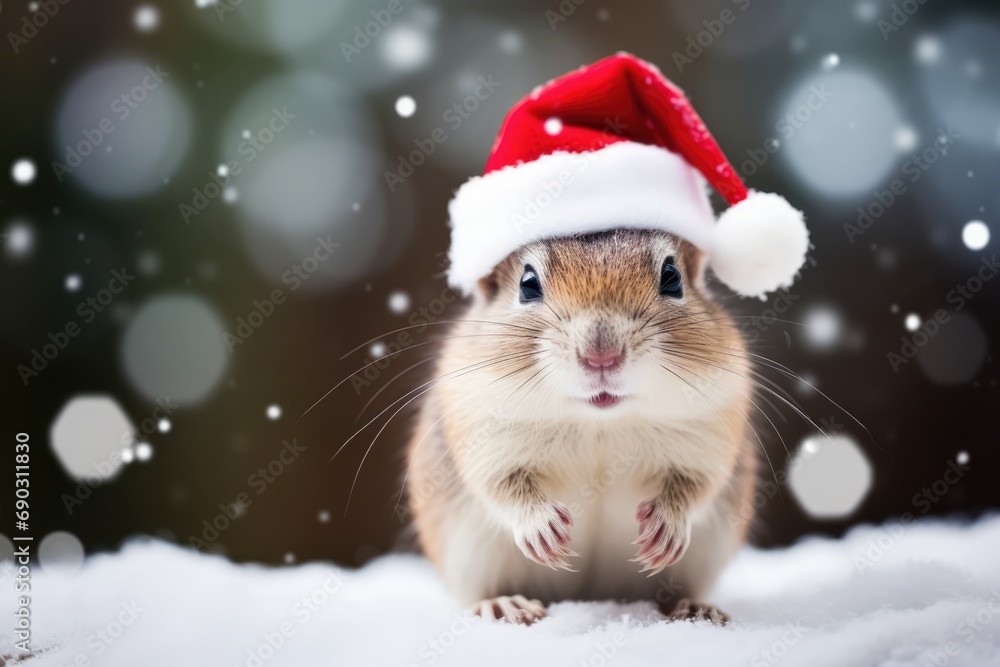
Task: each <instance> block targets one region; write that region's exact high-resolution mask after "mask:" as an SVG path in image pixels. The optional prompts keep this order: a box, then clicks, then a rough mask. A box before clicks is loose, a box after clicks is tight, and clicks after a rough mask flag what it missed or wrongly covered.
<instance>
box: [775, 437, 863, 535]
mask: <svg viewBox="0 0 1000 667" xmlns="http://www.w3.org/2000/svg"><path fill="white" fill-rule="evenodd" d="M872 477H873V473H872V466H871V463H869V461H868V458H867V457H866V456H865V454H864V452H862V451H861V448H860V447H859V446H858V444H857V443H856V442H855V441H854V439H853V438H851V437H849V436H847V435H843V434H835V435H831V436H830V437H826V436H821V435H820V436H814V437H810V438H807V439H806V440H804V441H803V443H802V446H801V447H799V449H798V451H796V453H795V456H794V457H793V458H792V460H791V462H790V463H789V475H788V485H789V487H790V488H791V490H792V494H793V496H794V497H795V500H796V501H797V502H798V503H799V505H800V506H801V507H802V509H803V510H805V512H806V514H808V515H809V516H810V517H812V518H814V519H843V518H846V517H849V516H850V515H851V514H852V513H854V511H855V510H856V509H857V508H858V507H859V506H860V505H861V502H862V501H863V500H864V499H865V496H867V495H868V492H869V491H870V490H871V486H872Z"/></svg>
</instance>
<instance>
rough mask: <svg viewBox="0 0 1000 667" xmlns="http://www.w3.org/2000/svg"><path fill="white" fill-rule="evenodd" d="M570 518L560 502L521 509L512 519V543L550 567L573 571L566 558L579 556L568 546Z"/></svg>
mask: <svg viewBox="0 0 1000 667" xmlns="http://www.w3.org/2000/svg"><path fill="white" fill-rule="evenodd" d="M572 525H573V519H572V517H570V515H569V510H568V509H566V506H565V505H563V504H561V503H555V502H554V503H549V504H548V505H539V506H536V507H532V508H530V509H527V510H524V511H523V512H521V513H520V514H519V515H518V517H517V519H515V521H514V543H515V544H517V547H518V548H519V549H520V550H521V552H522V553H524V555H525V556H527V557H528V559H529V560H533V561H535V562H536V563H538V564H540V565H545V566H547V567H551V568H552V569H553V570H556V569H563V570H568V571H570V572H575V571H576V570H574V569H573V568H571V567H570V566H569V564H568V563H567V562H566V559H567V558H569V557H571V556H579V555H580V554H578V553H576V552H575V551H573V550H572V549H570V548H569V547H568V546H566V545H568V544H569V540H570V534H569V529H570V526H572Z"/></svg>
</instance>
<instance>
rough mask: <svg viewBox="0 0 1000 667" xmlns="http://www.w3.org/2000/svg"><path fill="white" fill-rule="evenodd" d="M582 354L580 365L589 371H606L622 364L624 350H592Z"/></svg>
mask: <svg viewBox="0 0 1000 667" xmlns="http://www.w3.org/2000/svg"><path fill="white" fill-rule="evenodd" d="M579 356H580V365H581V366H583V368H584V369H585V370H588V371H597V372H600V371H605V370H608V371H609V370H612V369H614V368H617V367H618V366H620V365H621V362H622V350H621V348H618V349H608V350H590V351H588V352H584V353H583V354H581V355H579Z"/></svg>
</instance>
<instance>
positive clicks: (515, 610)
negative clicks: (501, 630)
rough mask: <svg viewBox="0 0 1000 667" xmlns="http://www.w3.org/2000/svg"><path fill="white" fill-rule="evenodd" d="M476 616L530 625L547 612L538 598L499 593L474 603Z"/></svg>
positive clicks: (543, 616)
mask: <svg viewBox="0 0 1000 667" xmlns="http://www.w3.org/2000/svg"><path fill="white" fill-rule="evenodd" d="M472 612H473V613H474V614H475V615H476V616H480V617H482V618H485V619H489V620H492V621H505V622H507V623H513V624H515V625H531V624H532V623H534V622H535V621H537V620H540V619H543V618H545V616H546V615H547V613H548V612H546V610H545V605H543V604H542V603H541V602H540V601H538V600H528V599H527V598H525V597H524V596H523V595H511V596H507V595H500V596H497V597H495V598H489V599H486V600H483V601H482V602H480V603H478V604H476V605H475V606H474V607H473V608H472Z"/></svg>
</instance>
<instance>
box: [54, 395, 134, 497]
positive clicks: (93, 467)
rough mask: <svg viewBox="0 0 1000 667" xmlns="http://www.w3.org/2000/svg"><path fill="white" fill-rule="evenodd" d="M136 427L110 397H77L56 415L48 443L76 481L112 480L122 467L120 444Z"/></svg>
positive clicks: (128, 442) (126, 441)
mask: <svg viewBox="0 0 1000 667" xmlns="http://www.w3.org/2000/svg"><path fill="white" fill-rule="evenodd" d="M134 433H135V430H134V428H133V426H132V422H131V421H130V420H129V418H128V415H126V414H125V411H124V410H122V408H121V406H120V405H118V402H117V401H115V400H114V399H113V398H111V397H110V396H103V395H95V396H77V397H74V398H72V399H70V401H69V402H68V403H66V405H65V406H63V408H62V410H60V411H59V414H58V415H57V416H56V418H55V420H54V421H53V422H52V428H51V430H50V433H49V444H50V446H51V447H52V452H53V453H54V454H55V457H56V460H57V461H59V464H60V465H61V466H62V467H63V470H65V471H66V473H67V474H68V475H69V476H70V477H72V478H73V479H75V480H91V479H94V480H108V479H113V478H114V477H115V475H117V474H118V471H119V469H120V468H121V464H122V461H121V456H120V452H121V450H122V447H127V446H129V445H131V444H132V441H133V439H134Z"/></svg>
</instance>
